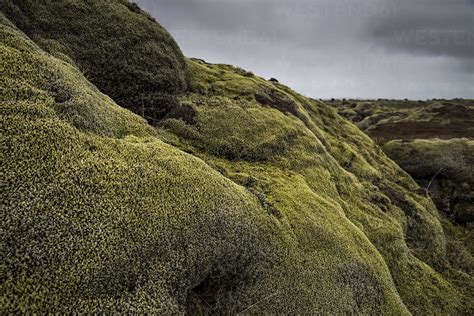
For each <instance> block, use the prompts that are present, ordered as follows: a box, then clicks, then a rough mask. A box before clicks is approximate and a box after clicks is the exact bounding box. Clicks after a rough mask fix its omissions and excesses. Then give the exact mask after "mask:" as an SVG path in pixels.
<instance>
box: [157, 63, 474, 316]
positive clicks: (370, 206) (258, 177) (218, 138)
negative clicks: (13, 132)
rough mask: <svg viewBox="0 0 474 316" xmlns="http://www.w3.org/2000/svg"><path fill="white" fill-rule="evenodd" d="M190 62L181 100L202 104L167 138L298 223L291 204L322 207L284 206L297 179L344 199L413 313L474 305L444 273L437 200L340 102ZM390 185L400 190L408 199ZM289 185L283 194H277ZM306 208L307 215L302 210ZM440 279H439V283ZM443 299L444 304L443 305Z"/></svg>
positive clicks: (340, 204)
mask: <svg viewBox="0 0 474 316" xmlns="http://www.w3.org/2000/svg"><path fill="white" fill-rule="evenodd" d="M189 64H190V65H189V69H190V73H191V80H190V91H191V92H190V93H189V94H188V95H187V96H186V97H184V98H183V99H182V102H183V103H185V104H186V106H188V107H191V108H192V109H193V110H194V111H195V113H196V114H195V122H194V123H193V124H186V123H185V122H183V121H179V120H176V119H169V120H166V121H165V122H163V124H162V128H164V129H165V130H164V131H163V130H162V131H160V135H161V136H162V137H163V139H164V140H165V141H169V142H170V143H173V144H174V145H176V146H179V147H181V148H183V149H184V150H187V151H189V152H192V153H193V154H195V155H197V156H199V157H201V158H202V159H204V160H205V161H206V162H208V164H209V165H211V166H214V168H216V170H219V171H220V172H221V173H222V174H224V175H225V176H226V177H228V178H230V179H232V180H234V181H235V182H237V183H239V184H241V185H243V186H246V187H247V188H248V189H249V190H250V191H251V192H253V193H254V194H257V196H258V195H260V196H263V198H260V200H263V201H264V203H263V204H264V206H266V207H267V209H268V208H270V210H269V213H276V214H281V215H279V216H280V217H282V221H283V222H285V223H286V225H289V226H290V227H291V229H292V230H294V229H295V227H298V226H299V225H302V224H301V223H300V222H299V221H298V219H297V217H295V218H292V219H289V218H288V210H292V209H299V210H300V212H302V210H304V209H307V212H309V213H313V212H314V207H308V206H306V207H294V208H292V207H290V208H285V207H283V206H282V205H281V204H282V203H284V201H291V200H295V199H297V200H298V199H301V197H300V196H299V195H298V194H299V192H302V191H304V189H303V188H302V187H301V186H296V185H295V184H294V181H293V179H294V178H295V177H302V178H303V179H304V182H305V183H307V185H308V186H309V188H310V190H311V191H312V192H313V194H315V195H316V196H323V197H324V200H326V201H330V202H327V203H329V204H330V205H333V206H335V205H337V208H338V209H342V210H343V211H344V214H345V216H347V217H348V218H349V219H350V220H351V221H352V222H353V223H354V224H355V225H356V226H357V227H358V228H360V229H361V230H362V231H363V232H364V233H365V234H366V235H367V236H368V237H369V239H370V240H371V242H372V243H373V244H374V245H375V246H376V247H377V249H378V251H379V252H380V253H381V254H382V256H383V257H384V259H385V262H386V263H387V265H388V267H389V268H390V270H391V277H392V278H393V279H394V281H395V283H396V285H397V290H398V292H399V293H400V295H401V296H402V299H403V300H404V302H405V303H406V304H407V306H408V307H409V309H410V311H412V312H424V311H426V310H429V309H432V310H433V312H435V313H436V312H440V313H441V312H442V313H453V312H454V311H456V310H457V311H458V312H461V311H464V310H465V308H467V307H466V306H467V305H466V304H468V303H467V302H468V296H464V298H463V296H462V295H460V294H459V290H458V289H457V288H456V287H455V286H453V285H452V284H450V282H449V281H448V280H449V276H448V275H444V274H443V272H444V271H445V268H446V267H448V266H449V263H448V262H447V258H446V252H445V251H446V237H445V235H444V233H443V229H442V227H441V224H440V222H439V218H438V214H437V211H436V209H435V207H434V206H433V204H432V203H431V202H430V201H429V200H428V199H426V198H425V197H424V196H423V194H422V192H421V190H419V188H418V186H417V185H416V184H415V182H414V181H413V180H411V178H410V177H409V176H408V175H407V174H406V173H404V172H403V171H401V170H400V169H399V168H398V166H396V165H395V164H394V163H393V162H392V161H391V160H390V159H388V158H387V157H386V156H385V155H384V154H383V152H382V150H381V149H380V148H379V147H377V146H376V145H375V144H374V143H373V142H372V141H371V140H370V138H369V137H367V136H366V135H364V134H363V133H361V132H360V131H359V130H358V129H357V127H355V126H354V125H352V124H350V123H348V122H347V121H345V120H342V119H341V118H340V117H339V116H338V115H337V113H336V112H335V110H334V109H333V108H331V107H329V106H327V105H325V104H324V103H322V102H317V101H313V100H308V99H306V98H304V97H302V96H300V95H298V94H296V93H294V92H293V91H291V90H290V89H289V88H287V87H284V86H282V85H279V84H274V83H269V82H266V81H265V80H263V79H261V78H258V77H256V76H248V75H242V73H241V72H240V71H238V69H237V70H236V68H234V67H232V66H228V65H209V64H205V63H204V62H202V61H199V60H190V61H189ZM262 86H263V87H265V88H267V87H269V89H277V90H278V91H279V92H281V93H284V94H285V97H286V98H289V99H290V100H291V102H293V103H294V104H295V108H296V110H297V111H298V114H297V115H298V117H296V116H295V115H293V114H292V113H289V112H287V111H285V110H284V109H279V111H277V110H274V109H269V108H266V107H265V106H266V104H261V103H260V102H258V98H256V97H255V96H256V95H257V94H259V93H260V91H259V89H260V88H261V87H262ZM239 91H242V93H241V94H240V95H239ZM203 95H204V96H205V97H203ZM262 105H263V106H264V107H262ZM256 113H258V115H257V114H256ZM263 113H265V114H263ZM257 117H258V118H257ZM299 117H303V119H300V118H299ZM292 130H297V131H298V132H297V133H296V134H293V135H292V138H291V141H290V142H284V141H281V142H279V144H278V145H279V146H273V148H272V149H271V153H267V152H265V146H263V142H264V141H267V140H269V139H272V138H271V137H269V136H268V135H267V134H266V133H267V131H270V132H269V134H271V135H274V136H275V135H285V134H289V135H291V134H292ZM176 136H178V138H176ZM280 139H285V137H280ZM203 144H204V145H203ZM223 144H225V145H223ZM216 148H218V149H217V150H216ZM221 148H224V149H221ZM229 148H230V149H229ZM229 152H231V153H230V154H229ZM249 152H251V153H262V152H265V155H262V157H258V156H257V155H252V154H247V153H249ZM341 166H342V167H341ZM273 169H274V170H276V171H275V172H272V171H271V170H273ZM279 177H283V178H284V179H285V180H284V181H282V183H286V185H276V184H275V183H274V182H275V181H274V180H272V179H275V178H279ZM296 188H297V189H296ZM288 192H293V193H288ZM391 192H398V194H400V195H401V196H402V197H403V199H402V200H400V199H398V198H397V197H398V196H397V195H393V193H391ZM284 193H285V194H286V196H285V197H284V198H283V197H277V196H280V195H281V194H284ZM311 200H316V198H315V197H314V196H313V197H312V198H308V201H307V203H312V202H311ZM319 203H322V202H321V201H319ZM318 205H324V203H322V204H318ZM285 210H286V211H285ZM298 216H301V218H303V217H304V216H303V215H302V213H298ZM313 216H314V215H313ZM277 217H278V216H277ZM320 220H321V219H318V221H320ZM292 221H296V222H298V224H295V223H292ZM318 221H315V222H318ZM319 250H320V251H321V249H319ZM418 258H420V259H421V260H420V259H418ZM320 260H321V259H320ZM433 267H436V271H435V270H434V269H433ZM442 275H443V276H442ZM446 278H447V279H446ZM432 280H436V285H435V286H434V285H433V284H432ZM420 284H423V285H422V286H421V287H420ZM414 292H416V293H417V296H416V299H414V297H413V293H414ZM439 300H441V301H442V302H443V303H442V304H439V305H438V304H437V302H439ZM469 308H471V309H472V306H471V307H469Z"/></svg>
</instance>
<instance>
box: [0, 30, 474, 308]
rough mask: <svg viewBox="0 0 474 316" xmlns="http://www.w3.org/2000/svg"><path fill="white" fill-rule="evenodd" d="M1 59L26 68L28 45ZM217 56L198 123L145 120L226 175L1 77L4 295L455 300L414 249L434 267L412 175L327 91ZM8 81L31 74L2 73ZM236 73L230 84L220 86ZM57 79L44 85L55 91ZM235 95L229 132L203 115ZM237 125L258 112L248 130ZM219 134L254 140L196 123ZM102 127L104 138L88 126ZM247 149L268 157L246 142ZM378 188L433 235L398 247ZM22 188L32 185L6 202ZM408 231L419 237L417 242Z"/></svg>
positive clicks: (39, 303) (429, 212) (152, 303)
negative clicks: (331, 101)
mask: <svg viewBox="0 0 474 316" xmlns="http://www.w3.org/2000/svg"><path fill="white" fill-rule="evenodd" d="M16 36H19V37H21V36H22V35H21V34H20V33H18V34H16ZM38 53H41V52H40V51H39V50H38ZM45 56H48V55H45ZM7 57H8V56H5V59H4V60H6V61H7V64H8V63H9V62H10V59H9V58H10V57H8V58H7ZM48 58H49V57H48ZM2 60H3V57H2ZM12 60H13V61H14V60H16V59H12ZM51 62H52V63H56V62H58V61H57V60H55V59H51ZM12 64H13V65H16V66H18V67H20V68H22V67H23V66H24V67H26V69H28V67H29V66H31V63H30V61H29V60H28V59H27V60H26V64H25V65H23V64H16V63H12ZM206 67H208V66H206ZM215 68H217V69H219V68H220V66H215ZM226 68H227V70H226V71H227V75H229V76H230V77H231V78H230V80H228V81H229V82H228V83H226V84H220V86H217V87H216V89H220V92H219V93H215V92H212V90H211V92H212V93H210V94H207V95H206V98H204V99H203V98H201V99H200V98H199V94H201V92H199V91H197V92H196V91H193V92H194V93H191V94H189V95H187V96H185V97H183V102H185V103H186V104H185V107H186V108H188V109H189V108H191V109H192V110H194V111H195V114H196V115H195V116H194V122H192V120H191V121H189V122H188V124H185V123H184V122H183V121H181V120H179V119H176V118H169V119H168V120H167V121H166V122H165V123H164V124H163V126H166V127H167V128H168V130H162V129H159V130H158V135H160V137H162V138H163V139H164V140H166V141H169V142H170V143H173V144H175V145H176V146H180V147H183V149H185V150H188V151H193V152H194V153H195V155H196V156H199V157H200V158H202V159H203V160H205V161H206V162H207V163H208V164H209V165H212V166H213V167H214V168H215V169H217V170H219V171H220V173H221V174H224V175H225V176H226V177H222V176H221V175H219V174H218V173H216V172H215V171H213V170H212V169H210V168H209V167H208V166H207V165H206V164H204V163H203V162H202V160H199V159H196V158H193V157H191V156H189V155H186V154H184V153H183V152H181V151H179V150H177V149H175V148H173V147H171V146H169V145H165V144H163V143H162V142H160V141H158V140H156V139H154V138H153V136H152V134H148V133H144V134H143V135H141V136H140V137H135V136H128V137H125V138H123V137H124V134H123V133H115V132H114V133H110V134H109V135H107V133H101V132H100V129H97V131H96V132H95V134H94V133H89V132H90V131H89V129H87V128H82V127H80V126H79V128H77V127H73V125H72V124H70V123H71V120H64V119H62V118H61V117H60V116H58V113H59V114H60V112H56V111H52V110H51V106H45V105H44V104H42V101H43V99H41V98H36V97H35V96H28V95H27V96H24V95H22V96H21V98H20V97H16V93H15V92H11V93H12V94H13V96H14V97H13V100H15V101H14V102H12V103H10V105H9V106H8V108H7V107H6V109H7V110H6V111H5V112H3V107H2V121H1V122H2V124H4V125H3V126H2V131H5V133H4V135H3V136H2V142H3V144H2V149H5V148H6V149H10V148H13V149H14V150H13V151H12V152H11V155H10V153H9V155H6V152H5V153H2V161H5V165H2V169H3V167H5V171H3V170H2V174H6V175H7V177H6V178H5V179H8V181H7V182H8V183H9V185H8V186H7V187H8V188H10V187H11V188H15V190H10V191H7V194H6V198H5V199H4V198H3V197H2V201H5V202H6V205H7V209H11V210H12V212H8V213H5V216H8V220H5V221H2V223H13V224H11V225H8V228H9V229H8V230H7V229H5V230H3V229H2V231H5V232H8V233H9V234H10V236H11V237H12V242H11V243H10V244H11V245H14V246H13V247H12V248H8V251H2V252H3V253H12V254H14V255H12V256H7V258H9V260H10V261H9V262H8V265H7V267H9V268H8V269H7V270H9V271H13V273H11V274H10V275H9V279H8V280H7V282H5V283H2V287H3V289H5V291H4V290H3V289H2V293H7V294H6V295H5V297H4V298H2V299H3V300H4V301H6V302H7V304H2V306H4V308H5V309H8V310H7V311H11V310H14V311H15V310H16V311H18V309H20V311H24V312H32V311H33V312H34V311H36V312H40V311H46V310H47V311H50V312H54V311H57V312H68V311H69V312H70V311H71V310H70V309H74V310H77V309H79V310H81V311H84V312H101V311H102V312H104V311H105V312H107V311H108V312H114V311H115V312H117V311H119V312H137V313H145V312H150V313H151V312H155V313H156V312H162V313H172V312H183V311H184V309H185V305H186V304H191V306H190V308H192V307H194V306H195V305H192V304H196V305H200V306H204V307H203V309H204V310H205V311H207V312H221V313H224V312H229V313H236V312H239V311H242V310H244V309H246V308H248V307H250V306H252V307H251V309H250V310H248V312H252V313H253V312H255V313H257V312H267V313H272V312H273V313H309V312H313V313H314V312H318V311H319V312H325V313H328V312H332V313H343V312H349V313H351V312H352V313H354V312H356V313H374V314H375V313H377V314H378V313H394V314H406V313H408V310H407V309H406V307H405V304H406V305H407V306H408V308H409V311H411V312H414V313H421V312H424V313H426V312H427V311H429V312H431V313H451V314H456V313H462V312H466V311H467V313H469V308H471V309H472V306H468V305H464V304H468V303H469V301H467V300H466V302H467V303H466V302H463V300H465V298H466V296H464V297H463V296H462V295H459V297H458V294H459V293H458V289H456V288H454V286H453V285H452V284H450V283H449V282H448V281H446V279H443V278H442V277H441V276H440V275H439V273H437V272H436V271H434V270H433V269H432V268H431V267H430V266H428V265H426V264H425V263H424V262H422V261H420V260H419V259H417V258H416V257H415V256H414V255H413V254H415V255H417V256H420V257H423V260H424V261H426V262H428V263H430V261H433V262H434V263H436V264H438V265H441V264H442V263H443V262H439V261H442V260H443V259H444V256H443V252H444V246H443V238H444V235H442V231H441V232H440V231H439V225H438V223H437V218H436V216H435V211H434V208H433V206H432V205H431V204H430V203H429V201H428V200H427V199H423V198H422V197H420V196H419V195H418V194H417V193H416V192H409V191H415V190H416V189H417V188H418V187H417V186H416V185H415V184H414V183H413V182H412V181H411V180H410V178H409V177H408V176H407V175H406V174H404V173H403V172H402V171H401V170H400V169H398V167H396V166H395V165H394V164H393V163H392V162H391V161H389V160H388V159H387V158H386V157H385V156H384V155H381V154H380V155H379V153H378V150H379V149H378V147H375V146H374V145H373V144H372V143H371V142H370V140H368V138H367V137H366V136H365V135H363V134H362V133H360V132H358V131H357V129H356V128H355V127H354V126H352V125H350V124H348V123H346V122H345V121H343V120H340V118H339V117H338V116H337V114H335V112H334V111H333V110H332V109H330V108H328V107H327V106H326V105H324V104H322V103H321V104H317V103H314V102H311V101H309V100H307V99H305V98H303V97H301V96H299V95H297V94H295V93H294V92H292V91H291V90H290V89H288V88H286V87H284V86H280V85H277V84H274V85H275V87H277V88H272V86H270V85H269V83H267V82H265V81H264V80H262V79H260V78H257V77H253V76H252V75H251V74H249V73H247V72H243V71H239V70H238V69H236V70H235V68H233V67H230V66H226ZM204 70H205V69H204ZM201 71H202V69H201V70H198V71H197V72H194V73H195V74H196V73H200V72H201ZM226 71H224V72H226ZM202 75H203V76H204V77H205V76H207V74H206V72H203V73H202ZM61 76H66V77H67V76H68V74H67V73H64V74H62V75H61ZM245 78H247V81H246V79H245ZM234 79H236V80H238V81H239V82H238V83H235V82H234V81H235V80H234ZM24 80H26V78H24ZM24 80H22V81H24ZM250 80H251V81H252V82H250ZM210 82H211V83H212V82H213V79H212V80H210ZM22 85H24V86H25V85H26V86H28V85H29V82H28V81H27V84H24V83H22V82H14V86H22ZM232 85H235V89H236V90H235V93H236V94H235V95H233V97H232V98H229V97H228V96H227V93H228V92H227V91H226V87H227V86H228V87H232ZM203 86H204V87H206V85H203ZM239 86H242V87H245V86H247V87H251V88H253V87H255V86H257V87H260V89H263V90H264V91H263V92H264V93H265V94H266V95H267V96H268V97H269V99H270V100H272V102H271V103H268V102H263V103H262V102H259V100H258V98H259V97H258V95H259V94H260V93H261V92H262V91H261V90H258V91H255V92H252V91H250V92H249V94H248V95H247V96H246V97H245V98H244V100H242V99H240V97H239V95H238V94H237V93H238V90H237V89H238V87H239ZM261 87H263V88H261ZM276 89H278V91H276V92H275V91H274V90H276ZM40 90H42V91H44V90H43V89H40ZM22 91H23V90H22ZM28 91H29V90H28ZM218 91H219V90H218ZM53 92H54V89H53V90H52V91H50V90H49V89H46V92H44V94H46V99H48V100H49V101H48V102H50V103H49V104H53V105H54V103H55V102H52V101H51V98H50V97H48V94H50V93H53ZM268 92H269V93H268ZM219 94H220V95H219ZM199 99H200V101H199V102H195V100H199ZM19 100H22V102H19ZM260 100H261V99H260ZM275 101H276V102H275ZM280 101H282V102H280ZM221 102H224V103H223V104H222V103H221ZM59 103H61V102H59ZM208 103H212V104H208ZM289 103H291V109H292V111H287V109H288V108H289V107H288V106H286V105H288V104H289ZM111 104H113V103H111ZM17 105H21V106H20V107H18V108H17V107H16V106H17ZM262 105H263V106H262ZM280 105H285V106H280ZM231 106H233V107H234V108H233V109H232V111H234V112H232V113H238V114H239V115H237V117H236V119H235V122H234V121H230V122H227V123H228V124H227V125H229V126H226V124H221V125H220V126H222V128H227V129H229V130H231V131H232V133H231V134H230V135H228V136H227V137H226V135H225V134H224V133H221V131H218V130H216V129H215V128H213V127H212V126H208V125H209V124H213V123H214V122H215V120H214V119H213V117H218V118H226V116H225V112H226V109H227V107H231ZM238 107H241V108H244V109H245V111H241V110H240V109H238ZM294 110H296V111H294ZM191 112H192V111H191ZM125 113H127V112H125ZM186 113H189V111H188V112H186ZM295 114H296V115H295ZM105 115H108V113H105ZM177 116H178V117H179V115H177ZM260 116H262V117H261V118H260ZM132 117H135V116H133V115H132ZM104 119H105V118H104ZM249 119H250V120H249ZM245 122H247V125H248V122H252V124H253V125H255V126H254V127H253V129H252V130H254V131H255V132H254V134H255V135H252V133H251V131H249V129H248V128H247V126H246V125H245ZM279 123H280V124H281V125H279ZM270 126H277V127H278V126H280V127H281V131H278V130H277V129H276V128H274V129H273V130H272V131H273V132H275V133H276V135H280V137H278V138H277V139H276V141H275V142H271V146H269V145H268V144H267V142H266V141H260V142H259V141H258V136H259V135H261V133H264V132H265V130H266V128H267V127H270ZM262 127H265V128H262ZM175 131H178V132H176V133H175V134H174V133H171V132H175ZM294 131H296V133H295V132H294ZM218 132H219V133H220V134H219V135H220V136H219V137H217V138H216V141H215V142H216V143H223V142H225V141H227V140H228V139H230V141H229V144H230V145H229V146H225V147H227V148H231V150H230V151H231V152H236V149H235V148H234V147H237V148H241V144H242V140H244V141H247V142H249V143H250V145H248V144H245V143H244V145H245V146H247V147H245V148H247V149H246V150H247V152H248V153H250V154H246V155H243V156H238V155H231V156H230V158H229V157H228V156H226V155H223V156H222V155H221V154H220V152H219V151H213V150H207V145H213V144H214V142H213V138H212V135H209V134H213V133H218ZM103 134H106V135H107V136H109V138H104V137H99V136H97V135H103ZM286 134H290V136H291V138H289V139H290V140H291V141H289V142H288V141H287V139H288V138H287V137H286V136H285V135H286ZM150 135H151V136H150ZM144 136H145V137H144ZM266 136H267V135H265V137H266ZM113 138H121V139H113ZM235 139H237V140H239V141H235ZM254 142H255V144H254ZM280 143H282V144H284V145H283V146H282V148H283V150H280V146H279V144H280ZM18 144H20V145H18ZM202 144H204V146H203V145H202ZM236 145H237V146H236ZM215 148H219V146H215ZM259 148H267V150H269V151H268V152H273V151H274V153H275V154H274V155H273V156H271V157H263V156H261V155H260V156H259V155H256V154H255V153H257V154H258V153H259V152H260V149H259ZM268 148H269V149H268ZM226 152H228V151H226ZM354 155H356V156H357V157H356V158H354ZM3 157H5V159H3ZM223 158H226V159H223ZM6 166H9V167H8V168H7V167H6ZM10 166H13V167H11V168H10ZM342 167H344V168H342ZM53 171H54V173H53ZM226 178H228V179H232V180H233V182H231V181H229V180H228V179H226ZM392 180H393V181H392ZM236 183H237V184H240V185H236ZM385 186H387V187H388V188H392V189H393V190H395V191H397V192H402V193H403V196H404V199H405V201H403V203H406V204H407V205H408V207H406V208H407V210H411V212H413V213H414V214H418V216H420V217H421V219H423V220H424V221H425V222H423V221H422V222H421V224H416V223H415V224H412V225H414V227H415V228H418V229H420V230H432V232H431V233H432V234H433V236H426V234H424V235H422V236H421V237H419V236H417V235H416V234H415V235H413V236H412V237H414V240H412V241H410V243H409V245H410V247H408V246H407V242H406V237H407V235H406V233H405V231H406V230H407V229H408V227H409V226H410V225H409V222H410V219H409V217H408V218H407V215H406V213H407V212H408V211H407V210H402V209H401V207H400V206H397V203H398V204H400V202H396V201H395V202H393V201H392V200H391V199H390V198H389V197H388V196H387V193H383V192H384V190H387V189H386V187H385ZM164 187H166V190H164V189H163V188H164ZM244 187H246V188H247V190H246V189H244ZM250 189H252V190H250ZM372 191H375V192H372ZM189 192H191V194H189ZM25 196H31V197H32V198H31V199H29V200H27V201H25V202H22V203H17V201H23V200H22V198H23V197H25ZM58 196H62V197H68V198H66V199H58V198H57V197H58ZM69 197H71V198H69ZM190 197H192V198H193V199H192V200H191V199H190ZM392 199H395V198H394V197H392ZM190 200H191V201H190ZM157 201H159V203H157ZM58 210H59V211H58ZM21 214H25V215H24V216H21ZM30 218H31V219H32V220H29V219H30ZM51 218H54V220H53V221H51ZM16 224H18V226H16ZM14 227H20V228H21V229H20V232H22V233H18V231H14ZM25 228H28V229H25ZM412 231H413V230H412ZM32 236H33V237H34V238H32ZM78 236H80V238H78ZM270 236H271V237H270ZM2 240H4V239H3V238H2ZM34 241H38V242H37V243H35V242H34ZM163 241H165V242H163ZM418 243H420V244H421V245H423V246H424V244H427V246H429V247H428V249H427V250H425V251H423V249H421V250H418V249H415V248H414V246H416V245H417V244H418ZM58 244H61V245H62V246H63V247H61V249H59V251H55V250H57V248H55V246H57V245H58ZM15 246H18V247H15ZM2 247H3V245H2ZM38 249H44V251H37V250H38ZM24 254H26V256H25V257H23V255H24ZM438 254H440V257H439V258H434V257H435V256H438ZM28 256H29V257H28ZM150 257H151V258H153V259H154V260H150ZM15 260H18V261H19V262H21V263H22V264H17V263H18V261H15ZM430 264H431V263H430ZM387 266H388V268H389V269H388V268H387ZM10 267H13V268H10ZM22 267H23V268H22ZM16 269H19V271H18V270H16ZM27 271H31V272H30V274H28V272H27ZM36 278H38V279H36ZM466 278H467V280H470V279H469V276H467V277H466ZM392 279H393V281H392ZM433 280H435V282H436V283H435V284H433ZM394 284H395V285H396V287H395V285H394ZM51 285H52V286H51ZM373 289H376V290H375V291H374V290H373ZM459 290H461V289H459ZM281 293H284V295H282V294H281ZM398 293H400V295H401V297H402V299H403V302H402V300H400V297H399V294H398ZM415 293H416V295H415ZM193 294H194V295H193ZM191 297H192V298H193V299H191ZM467 298H469V297H467ZM206 302H207V303H206ZM437 302H439V305H437V304H436V303H437ZM404 303H405V304H404ZM254 304H255V305H254ZM209 305H211V306H212V307H210V306H209Z"/></svg>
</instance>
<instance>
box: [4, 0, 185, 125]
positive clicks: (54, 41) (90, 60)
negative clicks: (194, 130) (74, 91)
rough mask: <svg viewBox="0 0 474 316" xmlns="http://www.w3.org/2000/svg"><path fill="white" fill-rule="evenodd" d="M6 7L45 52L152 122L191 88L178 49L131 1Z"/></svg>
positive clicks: (7, 3)
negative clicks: (61, 59) (74, 67)
mask: <svg viewBox="0 0 474 316" xmlns="http://www.w3.org/2000/svg"><path fill="white" fill-rule="evenodd" d="M0 9H1V10H2V11H3V12H4V14H5V15H6V16H7V18H9V19H10V21H12V22H13V23H15V24H16V25H17V26H18V27H19V28H20V29H21V30H22V31H23V32H24V33H26V34H27V35H28V36H29V37H30V38H31V39H32V40H33V41H35V42H36V44H38V45H39V46H40V47H41V48H43V49H44V50H46V51H47V52H49V53H51V54H53V55H55V56H56V57H60V58H63V59H65V60H67V61H69V62H71V61H72V62H73V63H74V64H75V65H77V67H79V68H80V70H81V71H82V72H83V73H84V74H85V75H86V77H87V78H88V79H89V80H90V81H91V82H92V83H93V84H95V85H96V86H97V87H98V88H99V89H100V90H101V91H102V92H103V93H105V94H107V95H109V96H110V97H112V99H114V100H115V101H116V102H117V103H118V104H119V105H121V106H123V107H126V108H128V109H130V110H132V111H134V112H135V113H138V114H140V115H142V116H146V117H148V118H149V120H150V121H153V120H156V119H160V118H162V117H163V116H165V115H166V113H167V112H168V111H169V109H170V107H172V106H173V104H175V101H174V99H175V95H177V94H180V93H182V92H184V91H185V90H186V86H187V84H186V82H187V68H186V62H185V60H184V57H183V54H182V53H181V50H180V49H179V47H178V45H177V44H176V42H175V41H174V39H173V38H172V37H171V36H170V34H169V33H168V32H167V31H166V30H165V29H164V28H163V27H161V26H160V25H159V24H158V23H157V22H156V21H155V20H153V18H151V17H150V16H149V15H148V14H146V13H144V12H143V11H141V10H140V9H139V8H138V6H136V5H134V4H131V3H129V2H128V1H126V0H88V1H86V0H68V1H48V0H34V1H30V0H27V1H14V0H2V1H1V2H0Z"/></svg>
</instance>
